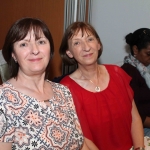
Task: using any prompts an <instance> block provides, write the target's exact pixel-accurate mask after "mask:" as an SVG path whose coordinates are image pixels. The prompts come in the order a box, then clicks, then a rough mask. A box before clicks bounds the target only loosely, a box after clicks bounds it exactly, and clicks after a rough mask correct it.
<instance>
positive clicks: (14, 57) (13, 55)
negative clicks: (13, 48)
mask: <svg viewBox="0 0 150 150" xmlns="http://www.w3.org/2000/svg"><path fill="white" fill-rule="evenodd" d="M11 56H12V58H13V59H14V61H15V62H17V59H16V56H15V54H14V53H13V52H12V54H11Z"/></svg>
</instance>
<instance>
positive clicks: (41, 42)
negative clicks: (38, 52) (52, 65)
mask: <svg viewBox="0 0 150 150" xmlns="http://www.w3.org/2000/svg"><path fill="white" fill-rule="evenodd" d="M38 43H39V44H41V45H43V44H45V43H46V41H44V40H39V41H38Z"/></svg>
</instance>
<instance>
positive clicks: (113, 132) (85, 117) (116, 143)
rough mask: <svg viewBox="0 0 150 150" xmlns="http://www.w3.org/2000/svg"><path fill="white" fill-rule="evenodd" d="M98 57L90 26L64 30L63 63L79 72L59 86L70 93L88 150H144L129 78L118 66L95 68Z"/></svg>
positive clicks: (98, 44) (79, 24)
mask: <svg viewBox="0 0 150 150" xmlns="http://www.w3.org/2000/svg"><path fill="white" fill-rule="evenodd" d="M101 53H102V43H101V40H100V38H99V36H98V34H97V32H96V31H95V29H94V28H93V27H92V26H91V25H90V24H87V23H84V22H75V23H73V24H71V25H70V26H69V27H68V28H67V29H66V31H65V33H64V36H63V38H62V43H61V46H60V54H61V56H62V59H63V61H64V63H67V64H68V65H72V64H77V65H78V68H77V69H76V70H75V71H74V72H73V73H71V74H70V75H67V76H65V77H64V78H63V79H62V80H61V81H60V83H61V84H64V85H66V86H67V87H68V88H69V89H70V91H71V93H72V96H73V100H74V103H75V107H76V110H77V115H78V117H79V120H80V123H81V127H82V130H83V134H84V137H85V142H86V144H87V145H88V147H89V148H90V149H91V150H97V149H99V150H129V149H130V148H131V147H132V146H133V147H134V149H135V150H139V149H144V138H143V128H142V122H141V118H140V116H139V113H138V111H137V108H136V106H135V103H134V100H133V91H132V89H131V87H130V85H129V83H130V81H131V78H130V77H129V76H128V75H127V74H126V73H125V72H124V71H123V70H122V69H121V68H120V67H118V66H115V65H103V64H98V58H99V57H100V55H101Z"/></svg>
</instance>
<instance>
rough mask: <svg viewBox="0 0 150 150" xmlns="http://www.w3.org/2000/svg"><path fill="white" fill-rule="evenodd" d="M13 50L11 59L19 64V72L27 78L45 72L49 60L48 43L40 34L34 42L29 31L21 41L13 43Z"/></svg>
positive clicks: (32, 33)
mask: <svg viewBox="0 0 150 150" xmlns="http://www.w3.org/2000/svg"><path fill="white" fill-rule="evenodd" d="M13 48H14V52H13V53H12V57H13V58H14V60H16V61H17V63H18V64H19V72H20V71H21V72H23V73H24V74H26V75H29V76H30V75H34V74H41V73H44V72H45V69H46V67H47V65H48V63H49V60H50V43H49V41H48V39H47V38H46V37H45V35H44V34H43V33H42V32H41V35H40V38H39V39H38V40H36V38H35V34H34V31H33V30H31V32H29V33H28V34H27V36H26V37H25V38H24V39H23V40H21V41H17V42H15V43H14V47H13ZM19 72H18V73H19Z"/></svg>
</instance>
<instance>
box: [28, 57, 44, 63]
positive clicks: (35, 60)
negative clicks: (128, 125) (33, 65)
mask: <svg viewBox="0 0 150 150" xmlns="http://www.w3.org/2000/svg"><path fill="white" fill-rule="evenodd" d="M41 59H42V58H35V59H29V61H32V62H37V61H40V60H41Z"/></svg>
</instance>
